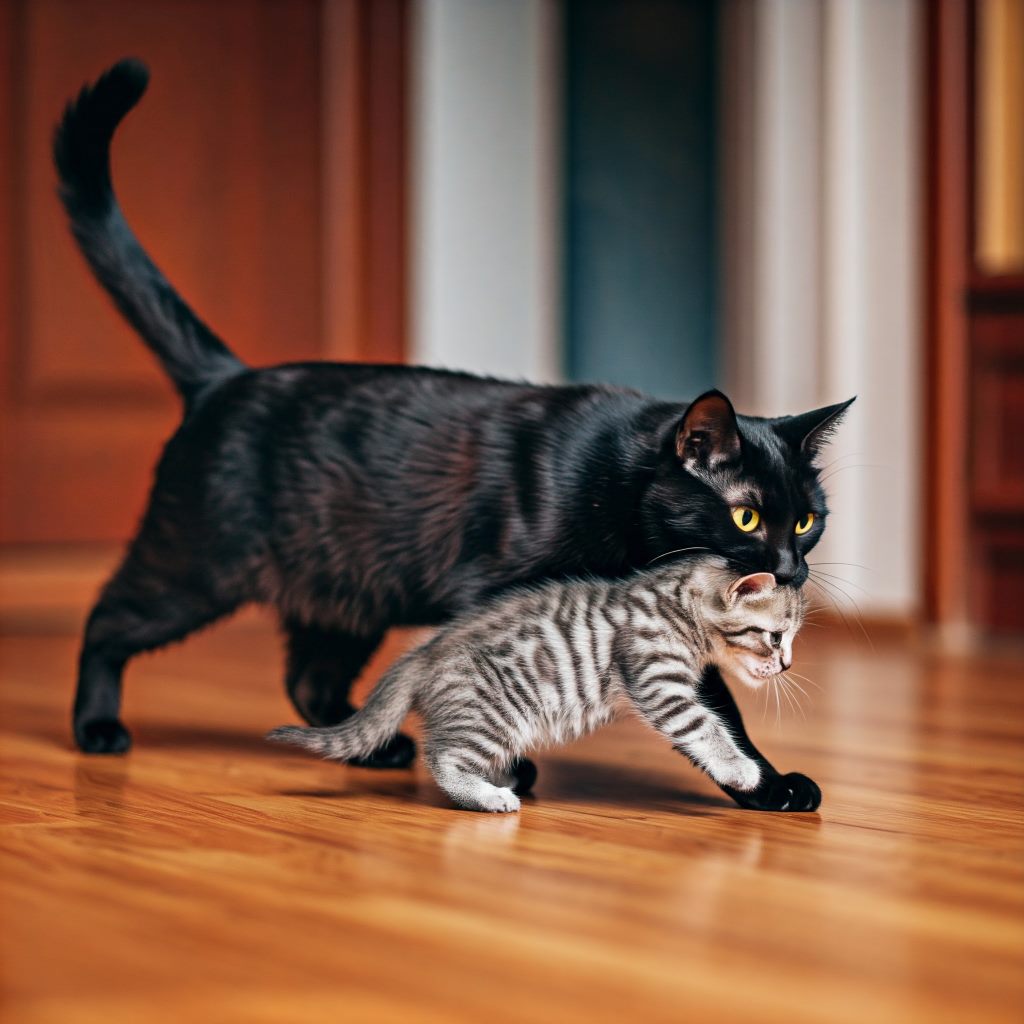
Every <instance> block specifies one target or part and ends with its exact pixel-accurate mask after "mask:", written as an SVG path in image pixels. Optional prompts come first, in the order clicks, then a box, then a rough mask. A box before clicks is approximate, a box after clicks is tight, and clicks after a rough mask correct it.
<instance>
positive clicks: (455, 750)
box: [427, 741, 519, 813]
mask: <svg viewBox="0 0 1024 1024" xmlns="http://www.w3.org/2000/svg"><path fill="white" fill-rule="evenodd" d="M427 764H428V765H429V766H430V771H431V773H432V774H433V776H434V779H435V780H436V781H437V784H438V785H439V786H440V787H441V789H443V790H444V791H445V792H446V793H447V794H448V796H449V797H451V799H452V802H453V803H455V804H456V805H458V806H459V807H464V808H466V810H469V811H491V812H495V813H503V812H508V811H518V810H519V797H517V796H516V795H515V793H513V792H512V790H511V788H509V787H508V786H495V785H494V783H492V782H491V781H490V780H489V779H488V777H487V776H488V775H490V774H491V769H490V767H489V766H488V765H486V764H484V763H481V760H480V758H479V757H478V756H477V755H476V754H475V752H474V751H473V750H467V749H465V748H460V747H458V746H457V745H456V744H455V743H452V744H451V745H449V744H448V743H447V742H442V743H441V744H440V745H439V744H438V743H437V742H436V741H434V742H432V743H431V744H430V747H429V749H428V751H427Z"/></svg>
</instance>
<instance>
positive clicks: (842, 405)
mask: <svg viewBox="0 0 1024 1024" xmlns="http://www.w3.org/2000/svg"><path fill="white" fill-rule="evenodd" d="M856 400H857V396H856V395H854V396H853V398H851V399H849V400H848V401H846V402H839V403H838V404H837V405H826V406H825V407H824V408H822V409H812V410H811V411H810V412H802V413H800V414H799V415H797V416H786V417H784V418H783V419H781V420H777V421H776V423H775V429H776V431H777V432H778V433H779V434H780V435H781V436H782V437H783V439H785V440H786V441H788V442H789V444H790V446H791V447H793V448H794V449H795V450H796V451H798V452H801V453H802V454H804V455H806V456H807V457H808V458H810V459H813V458H814V456H815V455H818V454H819V453H820V452H821V450H822V448H824V447H825V445H827V444H828V442H829V441H831V440H832V435H833V434H834V433H835V430H836V427H838V426H839V424H840V423H842V421H843V417H844V416H845V415H846V410H847V409H849V408H850V406H851V405H853V403H854V402H855V401H856Z"/></svg>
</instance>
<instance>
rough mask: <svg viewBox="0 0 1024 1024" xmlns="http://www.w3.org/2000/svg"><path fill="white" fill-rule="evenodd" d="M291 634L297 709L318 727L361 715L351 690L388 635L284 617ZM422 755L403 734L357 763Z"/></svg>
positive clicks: (290, 673)
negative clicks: (367, 633) (358, 713)
mask: <svg viewBox="0 0 1024 1024" xmlns="http://www.w3.org/2000/svg"><path fill="white" fill-rule="evenodd" d="M284 629H285V632H286V634H287V638H288V663H287V669H286V672H285V686H286V688H287V690H288V696H289V698H290V699H291V702H292V704H293V705H294V706H295V710H296V711H298V713H299V714H300V715H301V716H302V717H303V719H305V721H306V722H308V723H309V724H310V725H315V726H321V727H322V726H330V725H337V724H338V723H339V722H343V721H344V720H345V719H346V718H348V717H349V716H351V715H352V714H354V713H355V710H356V709H355V708H354V707H352V705H351V704H350V703H349V699H348V698H349V691H350V690H351V689H352V684H353V683H354V682H355V680H356V679H357V678H358V676H359V673H360V672H362V670H363V668H364V667H365V665H366V663H367V662H368V661H369V660H370V657H371V656H372V655H373V652H374V651H375V650H376V649H377V647H378V646H379V644H380V641H381V639H382V637H383V633H375V634H374V635H372V636H363V635H358V634H354V633H345V632H342V631H340V630H326V629H321V628H319V627H317V626H306V625H302V624H300V623H298V622H295V621H294V620H291V619H286V620H285V621H284ZM415 756H416V744H415V743H414V742H413V741H412V739H411V738H410V737H408V736H406V735H405V734H404V733H398V735H397V736H393V737H392V738H391V739H390V740H388V742H387V743H385V744H384V745H383V746H382V747H380V748H379V749H377V750H375V751H373V753H372V754H368V755H367V756H366V757H362V758H357V759H355V760H353V761H351V762H350V763H351V764H354V765H358V766H359V767H362V768H406V767H408V766H409V765H410V764H412V761H413V758H414V757H415Z"/></svg>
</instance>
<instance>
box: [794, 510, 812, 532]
mask: <svg viewBox="0 0 1024 1024" xmlns="http://www.w3.org/2000/svg"><path fill="white" fill-rule="evenodd" d="M813 525H814V513H813V512H808V513H807V515H805V516H804V517H803V519H798V520H797V523H796V526H794V527H793V532H794V533H795V534H796V535H797V536H799V535H800V534H802V533H806V532H807V531H808V530H809V529H810V528H811V527H812V526H813Z"/></svg>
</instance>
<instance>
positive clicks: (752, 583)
mask: <svg viewBox="0 0 1024 1024" xmlns="http://www.w3.org/2000/svg"><path fill="white" fill-rule="evenodd" d="M774 589H775V577H774V576H773V575H772V574H771V573H770V572H755V573H751V575H749V576H741V577H740V578H739V579H738V580H733V581H732V583H730V584H729V589H728V590H726V592H725V603H726V604H727V605H729V607H732V605H734V604H735V603H736V602H737V601H738V600H739V599H740V598H742V597H755V596H757V595H759V594H770V593H771V592H772V591H773V590H774Z"/></svg>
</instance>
